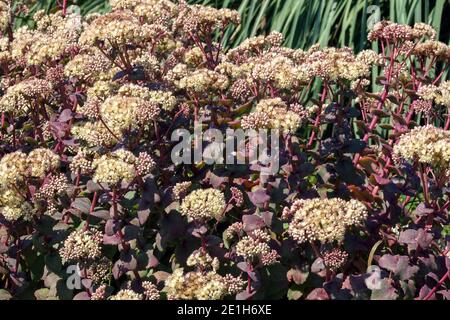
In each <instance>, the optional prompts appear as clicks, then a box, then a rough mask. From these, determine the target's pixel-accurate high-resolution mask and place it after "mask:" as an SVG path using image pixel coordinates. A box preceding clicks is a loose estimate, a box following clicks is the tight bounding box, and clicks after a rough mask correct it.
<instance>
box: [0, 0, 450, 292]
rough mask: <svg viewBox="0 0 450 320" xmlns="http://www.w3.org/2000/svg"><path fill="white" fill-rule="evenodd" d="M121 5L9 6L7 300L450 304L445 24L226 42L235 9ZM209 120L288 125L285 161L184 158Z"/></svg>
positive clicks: (2, 204)
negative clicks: (17, 15)
mask: <svg viewBox="0 0 450 320" xmlns="http://www.w3.org/2000/svg"><path fill="white" fill-rule="evenodd" d="M110 4H111V7H112V11H111V12H109V13H106V14H92V15H88V16H86V17H81V16H80V15H78V14H76V13H69V12H56V13H52V14H45V13H44V12H38V13H37V14H35V16H34V20H35V22H36V24H35V27H29V26H25V27H21V28H19V29H16V30H14V31H11V30H12V25H13V22H14V21H13V19H14V14H13V8H12V7H11V3H10V1H0V30H1V31H2V32H3V36H2V38H1V39H0V68H1V82H0V86H1V97H0V112H1V126H0V157H1V159H0V288H2V289H0V296H1V297H2V298H4V297H6V298H17V299H34V298H36V299H55V298H57V299H83V300H89V299H90V300H107V299H111V300H157V299H202V300H203V299H284V298H288V299H300V298H301V299H397V298H398V299H450V283H449V279H448V277H449V272H448V268H449V266H450V264H449V259H450V255H449V249H450V238H449V236H450V226H449V207H450V192H449V190H450V189H449V178H450V147H449V146H450V133H449V127H450V115H449V114H450V81H446V79H444V74H445V71H446V70H447V69H448V66H449V63H450V47H449V46H447V45H446V44H444V43H441V42H439V41H437V40H436V32H435V30H434V29H433V28H432V27H431V26H429V25H427V24H423V23H418V24H416V25H414V26H408V25H400V24H396V23H393V22H389V21H382V22H379V23H377V24H376V25H375V26H374V28H373V29H372V30H371V31H370V32H369V35H368V40H369V41H371V42H373V43H374V44H378V45H379V48H380V50H379V52H375V51H373V50H364V51H362V52H359V53H355V52H353V50H352V49H350V48H321V47H320V46H319V45H314V46H313V47H311V48H309V49H306V50H301V49H290V48H286V47H283V41H284V37H283V35H282V34H281V33H279V32H272V33H270V34H268V35H260V36H255V37H252V38H249V39H247V40H245V41H243V42H242V43H241V44H240V45H239V46H237V47H235V48H231V49H227V48H224V47H223V45H222V39H223V36H224V32H225V31H226V30H229V28H235V27H237V26H238V25H239V22H240V17H239V14H238V13H237V12H236V11H233V10H228V9H214V8H212V7H206V6H201V5H188V4H187V3H185V2H184V1H179V2H178V3H174V2H171V1H169V0H141V1H136V0H111V1H110ZM8 31H9V32H8ZM374 68H377V69H380V70H381V74H382V76H380V77H379V78H377V79H376V80H375V79H372V70H373V69H374ZM372 81H374V82H372ZM371 87H372V88H376V90H370V89H369V88H371ZM197 120H202V122H203V124H204V125H205V126H206V127H208V128H215V129H218V130H220V131H221V132H225V131H226V130H227V129H228V128H243V129H279V131H280V132H281V142H280V148H279V149H280V150H272V151H273V152H279V154H280V169H279V171H278V172H276V173H275V174H273V175H271V176H268V175H266V174H262V170H263V169H264V164H261V163H256V164H255V163H253V164H247V165H229V164H227V165H224V164H213V165H210V164H207V163H205V162H203V161H200V162H195V163H193V164H174V163H173V162H172V161H171V158H170V154H171V150H172V148H173V147H174V143H173V141H171V133H172V132H173V130H175V129H177V128H184V129H188V130H190V131H191V132H192V131H193V125H194V121H197ZM244 143H245V144H247V145H248V144H249V143H250V142H249V141H248V140H245V141H244ZM374 265H376V266H377V267H379V270H380V272H379V274H378V275H377V276H378V278H377V281H378V282H377V284H378V285H377V286H373V285H372V286H370V285H367V283H365V281H364V279H366V278H367V277H368V276H369V275H371V274H370V273H369V268H370V267H371V266H374ZM71 266H76V269H77V274H78V276H79V277H81V278H82V279H83V280H85V281H82V282H81V286H82V287H75V288H74V287H70V286H68V285H66V284H67V283H69V282H68V279H69V277H70V275H71V274H70V273H69V272H68V270H69V268H70V267H71Z"/></svg>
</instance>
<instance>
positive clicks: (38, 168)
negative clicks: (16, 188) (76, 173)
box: [0, 148, 60, 186]
mask: <svg viewBox="0 0 450 320" xmlns="http://www.w3.org/2000/svg"><path fill="white" fill-rule="evenodd" d="M59 160H60V157H59V156H58V155H57V154H55V153H54V152H53V151H52V150H50V149H46V148H37V149H34V150H33V151H31V152H30V153H29V154H28V155H27V154H25V153H23V152H21V151H16V152H12V153H8V154H6V155H5V156H4V157H3V158H2V159H1V160H0V185H3V186H8V185H12V184H16V183H20V182H22V181H23V180H24V179H25V177H33V178H41V179H42V178H44V177H45V175H46V174H47V173H49V172H50V171H53V170H56V169H57V168H58V167H59Z"/></svg>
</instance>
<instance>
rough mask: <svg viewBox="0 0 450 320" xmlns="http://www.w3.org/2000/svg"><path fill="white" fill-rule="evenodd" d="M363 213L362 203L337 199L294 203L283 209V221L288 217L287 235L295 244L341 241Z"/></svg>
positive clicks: (359, 222) (365, 210)
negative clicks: (316, 241) (289, 219)
mask: <svg viewBox="0 0 450 320" xmlns="http://www.w3.org/2000/svg"><path fill="white" fill-rule="evenodd" d="M367 214H368V211H367V208H366V206H365V205H364V204H363V203H361V202H359V201H357V200H353V199H352V200H350V201H345V200H342V199H339V198H333V199H319V198H316V199H307V200H303V199H301V200H296V201H294V203H293V204H292V206H291V207H290V208H289V207H286V208H284V210H283V217H284V218H289V217H292V220H291V221H290V223H289V227H288V233H289V235H290V236H291V237H292V238H294V240H296V241H297V242H298V243H303V242H308V241H315V240H319V241H322V242H332V241H335V240H337V241H341V240H343V238H344V236H345V232H346V229H347V227H349V226H352V225H359V224H361V223H362V222H363V221H364V220H365V218H366V217H367Z"/></svg>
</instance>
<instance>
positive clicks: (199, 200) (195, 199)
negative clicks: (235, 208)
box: [180, 188, 226, 221]
mask: <svg viewBox="0 0 450 320" xmlns="http://www.w3.org/2000/svg"><path fill="white" fill-rule="evenodd" d="M225 205H226V203H225V196H224V194H223V193H222V192H221V191H219V190H217V189H212V188H209V189H199V190H194V191H192V192H191V193H190V194H189V195H187V196H186V197H185V198H184V199H183V202H182V203H181V206H180V212H181V213H182V214H183V215H185V216H187V217H188V219H190V220H199V221H202V220H210V219H216V220H220V219H221V218H222V214H223V211H224V209H225Z"/></svg>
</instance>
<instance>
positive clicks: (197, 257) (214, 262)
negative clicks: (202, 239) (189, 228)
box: [186, 249, 219, 271]
mask: <svg viewBox="0 0 450 320" xmlns="http://www.w3.org/2000/svg"><path fill="white" fill-rule="evenodd" d="M186 265H187V266H188V267H199V268H200V269H201V270H204V269H206V268H211V269H212V270H214V271H216V270H218V269H219V260H218V259H217V258H216V257H214V258H213V257H211V256H210V255H209V254H208V252H206V251H205V250H203V249H199V250H196V251H194V252H192V253H191V255H190V256H189V257H188V258H187V260H186Z"/></svg>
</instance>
